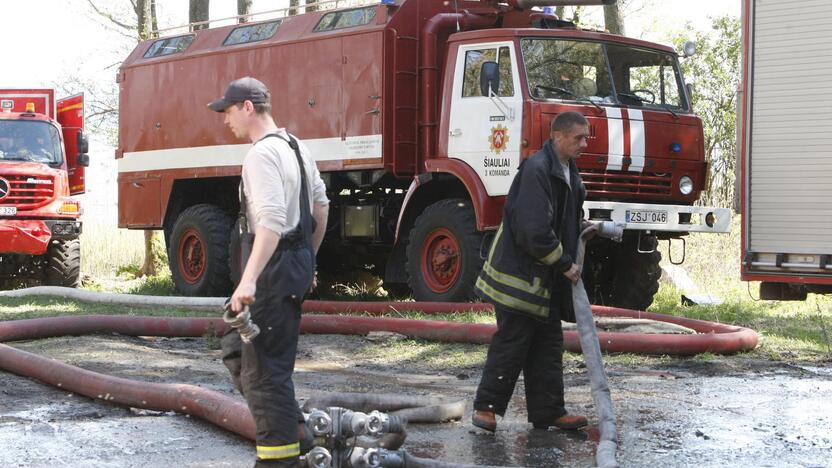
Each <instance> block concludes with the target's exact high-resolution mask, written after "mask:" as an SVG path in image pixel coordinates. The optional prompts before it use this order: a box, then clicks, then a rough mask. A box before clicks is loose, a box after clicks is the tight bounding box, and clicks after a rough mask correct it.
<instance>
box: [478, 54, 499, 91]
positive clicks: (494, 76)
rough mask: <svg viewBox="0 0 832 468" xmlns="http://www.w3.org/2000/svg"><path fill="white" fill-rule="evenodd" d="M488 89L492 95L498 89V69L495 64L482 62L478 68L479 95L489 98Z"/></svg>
mask: <svg viewBox="0 0 832 468" xmlns="http://www.w3.org/2000/svg"><path fill="white" fill-rule="evenodd" d="M489 88H490V89H491V92H493V93H494V94H497V92H498V90H499V89H500V69H499V66H498V65H497V62H483V64H482V67H480V93H481V94H482V95H483V96H486V97H490V96H491V94H489V92H488V90H489Z"/></svg>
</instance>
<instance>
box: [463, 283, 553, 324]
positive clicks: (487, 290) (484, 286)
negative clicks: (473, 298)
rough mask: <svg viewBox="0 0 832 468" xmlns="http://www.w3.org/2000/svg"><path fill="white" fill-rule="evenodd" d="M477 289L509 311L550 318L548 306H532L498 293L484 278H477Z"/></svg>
mask: <svg viewBox="0 0 832 468" xmlns="http://www.w3.org/2000/svg"><path fill="white" fill-rule="evenodd" d="M476 287H477V289H479V290H480V291H482V292H483V294H485V295H486V296H488V297H489V298H491V300H493V301H494V302H497V303H498V304H501V305H503V306H504V307H508V308H509V309H515V310H519V311H521V312H526V313H528V314H531V315H535V316H538V317H548V316H549V306H548V305H539V304H532V303H531V302H527V301H524V300H522V299H518V298H516V297H513V296H510V295H508V294H505V293H502V292H500V291H497V290H496V289H494V288H492V287H491V286H490V285H489V284H488V283H486V282H485V280H484V279H483V278H482V276H480V277H479V278H477V283H476Z"/></svg>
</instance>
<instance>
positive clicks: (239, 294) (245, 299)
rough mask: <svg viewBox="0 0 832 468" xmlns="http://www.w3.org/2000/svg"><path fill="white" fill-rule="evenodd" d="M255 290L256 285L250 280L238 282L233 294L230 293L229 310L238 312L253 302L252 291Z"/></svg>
mask: <svg viewBox="0 0 832 468" xmlns="http://www.w3.org/2000/svg"><path fill="white" fill-rule="evenodd" d="M256 291H257V286H256V285H255V284H254V283H251V282H242V281H241V282H240V284H239V286H237V289H235V290H234V294H232V295H231V299H230V303H231V310H232V311H233V312H234V313H235V314H239V313H240V312H242V311H243V309H244V308H245V307H247V306H249V305H251V304H252V303H253V302H254V299H255V297H254V293H255V292H256Z"/></svg>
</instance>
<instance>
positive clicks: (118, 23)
mask: <svg viewBox="0 0 832 468" xmlns="http://www.w3.org/2000/svg"><path fill="white" fill-rule="evenodd" d="M87 3H89V4H90V6H91V7H92V9H93V10H95V12H96V13H98V14H99V15H101V16H103V17H104V18H107V19H108V20H110V21H112V22H113V23H114V24H117V25H118V26H120V27H122V28H124V29H128V30H132V29H135V28H134V27H132V26H130V25H127V24H124V23H122V22H121V21H119V20H117V19H116V18H115V17H114V16H113V15H111V14H109V13H107V12H106V11H102V10H100V9H99V8H98V6H96V4H95V3H93V1H92V0H87ZM134 5H135V4H134Z"/></svg>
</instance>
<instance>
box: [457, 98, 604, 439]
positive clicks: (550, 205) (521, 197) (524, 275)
mask: <svg viewBox="0 0 832 468" xmlns="http://www.w3.org/2000/svg"><path fill="white" fill-rule="evenodd" d="M550 136H551V139H550V140H547V141H546V143H545V144H544V146H543V149H541V150H540V151H538V152H537V153H535V154H534V155H533V156H531V157H530V158H528V159H527V160H526V161H525V162H523V163H522V164H521V166H520V169H519V171H518V173H517V175H516V176H515V178H514V181H513V182H512V184H511V188H510V189H509V192H508V197H507V199H506V204H505V208H504V210H503V222H502V224H501V225H500V228H499V230H498V231H497V235H496V236H495V238H494V242H493V243H492V245H491V251H490V252H489V255H488V261H486V262H485V265H484V266H483V270H482V273H481V274H480V276H479V278H478V279H477V283H476V289H477V292H478V293H479V295H480V296H481V297H482V298H483V299H484V300H486V301H488V302H490V303H492V304H494V308H495V310H496V315H497V333H495V334H494V336H493V338H492V339H491V345H490V346H489V348H488V357H487V359H486V362H485V369H483V374H482V380H481V381H480V385H479V388H478V389H477V396H476V399H475V400H474V414H473V424H474V425H475V426H477V427H480V428H482V429H486V430H489V431H494V430H496V428H497V421H496V416H495V415H497V414H499V415H501V416H502V415H504V414H505V411H506V407H507V406H508V403H509V400H510V399H511V394H512V393H513V392H514V385H515V383H516V382H517V377H518V376H519V375H520V371H521V370H522V371H523V376H524V381H525V386H526V408H527V410H528V419H529V422H531V423H532V424H533V426H534V427H535V428H536V429H548V428H549V427H553V426H554V427H559V428H561V429H579V428H581V427H583V426H585V425H586V423H587V420H586V418H585V417H583V416H577V415H570V414H567V412H566V409H565V407H564V399H563V332H562V330H561V320H567V321H570V322H574V321H575V315H574V311H573V309H572V284H574V283H577V282H578V280H579V279H580V275H581V266H580V265H577V264H575V263H574V261H573V259H574V258H575V255H576V250H577V246H578V236H579V234H580V228H581V224H582V222H581V219H582V211H581V207H582V205H583V202H584V198H585V197H586V189H585V188H584V185H583V182H581V177H580V175H579V174H578V168H577V166H576V165H575V160H576V159H577V158H578V157H579V156H580V154H581V151H582V150H583V149H584V148H586V145H587V137H588V136H589V126H588V124H587V121H586V119H585V118H584V117H583V116H582V115H581V114H579V113H577V112H565V113H562V114H560V115H558V116H557V118H555V119H554V120H553V121H552V125H551V133H550Z"/></svg>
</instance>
